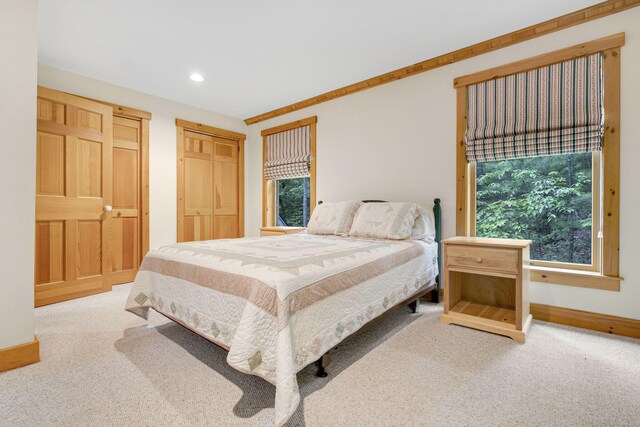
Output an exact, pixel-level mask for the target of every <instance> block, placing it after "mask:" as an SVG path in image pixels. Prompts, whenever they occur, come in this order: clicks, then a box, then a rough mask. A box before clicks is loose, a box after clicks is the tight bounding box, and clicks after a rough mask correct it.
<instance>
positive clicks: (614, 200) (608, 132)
mask: <svg viewBox="0 0 640 427" xmlns="http://www.w3.org/2000/svg"><path fill="white" fill-rule="evenodd" d="M624 42H625V34H624V33H619V34H614V35H612V36H608V37H603V38H601V39H597V40H593V41H590V42H586V43H582V44H579V45H575V46H571V47H568V48H565V49H561V50H557V51H554V52H550V53H547V54H543V55H539V56H535V57H532V58H529V59H524V60H522V61H517V62H513V63H510V64H506V65H503V66H500V67H496V68H491V69H488V70H484V71H480V72H477V73H474V74H470V75H467V76H463V77H459V78H456V79H454V81H453V83H454V84H453V86H454V88H455V89H456V235H458V236H475V234H476V224H475V218H476V197H475V196H476V171H475V165H474V164H472V163H468V162H467V158H466V149H465V148H466V147H465V132H466V127H467V123H466V114H467V86H468V85H472V84H476V83H480V82H483V81H487V80H492V79H495V78H499V77H504V76H508V75H511V74H516V73H520V72H523V71H528V70H532V69H535V68H539V67H544V66H547V65H550V64H555V63H558V62H563V61H567V60H570V59H574V58H579V57H582V56H586V55H591V54H594V53H598V52H600V53H602V55H603V62H602V73H603V91H604V99H603V108H604V141H603V147H602V152H601V153H600V154H599V157H600V164H601V169H599V170H598V171H597V172H596V171H595V162H594V166H593V167H594V179H593V191H594V194H593V200H594V201H595V200H599V201H600V203H599V204H598V205H596V204H595V203H594V207H593V212H594V223H595V220H596V215H595V214H596V213H597V216H598V218H599V216H600V212H602V218H601V222H602V238H598V236H597V233H593V236H592V238H593V239H594V242H595V244H594V245H592V248H593V250H594V252H597V256H596V257H594V256H593V255H592V262H594V268H591V269H585V268H582V267H583V266H581V265H577V264H568V263H549V262H544V261H533V262H532V263H531V267H530V272H531V281H534V282H542V283H551V284H560V285H568V286H578V287H587V288H594V289H603V290H611V291H620V281H621V280H623V279H622V278H621V277H619V241H620V196H619V193H620V191H619V190H620V132H619V129H620V48H621V47H622V46H624ZM594 158H595V157H594ZM596 173H597V174H598V176H599V180H598V181H597V182H596V179H595V174H596ZM596 191H597V195H598V199H596ZM596 211H597V212H596ZM594 258H595V259H594Z"/></svg>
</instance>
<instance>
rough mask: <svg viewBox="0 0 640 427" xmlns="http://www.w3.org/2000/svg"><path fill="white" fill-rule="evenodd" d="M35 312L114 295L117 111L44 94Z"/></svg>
mask: <svg viewBox="0 0 640 427" xmlns="http://www.w3.org/2000/svg"><path fill="white" fill-rule="evenodd" d="M37 114H38V132H37V157H36V254H35V303H36V306H40V305H45V304H50V303H53V302H58V301H64V300H68V299H72V298H77V297H80V296H84V295H90V294H93V293H98V292H103V291H105V290H108V289H110V286H111V285H110V283H109V273H110V268H111V266H110V262H109V261H110V260H109V257H108V256H105V254H108V240H109V227H110V219H111V214H110V213H107V212H105V211H104V208H105V207H106V206H109V205H111V203H112V183H111V176H112V114H113V113H112V109H111V107H109V106H106V105H103V104H99V103H97V102H93V101H89V100H86V99H83V98H79V97H76V96H72V95H68V94H65V93H61V92H57V91H53V90H50V89H46V88H38V113H37Z"/></svg>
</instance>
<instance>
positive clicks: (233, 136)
mask: <svg viewBox="0 0 640 427" xmlns="http://www.w3.org/2000/svg"><path fill="white" fill-rule="evenodd" d="M185 130H187V131H191V132H196V133H201V134H203V135H209V136H213V137H215V138H222V139H228V140H230V141H235V142H237V143H238V236H239V237H244V142H245V140H246V139H247V135H245V134H243V133H238V132H233V131H230V130H226V129H220V128H217V127H213V126H208V125H203V124H201V123H196V122H191V121H188V120H183V119H176V139H177V145H176V147H177V197H176V202H177V230H176V238H177V241H178V242H183V241H184V221H183V218H184V132H185ZM212 226H213V224H212Z"/></svg>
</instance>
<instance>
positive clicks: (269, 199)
mask: <svg viewBox="0 0 640 427" xmlns="http://www.w3.org/2000/svg"><path fill="white" fill-rule="evenodd" d="M317 123H318V117H317V116H312V117H307V118H306V119H302V120H297V121H295V122H291V123H286V124H284V125H280V126H276V127H272V128H269V129H265V130H263V131H262V133H261V134H262V227H275V226H276V211H277V205H276V185H275V183H276V181H275V180H268V179H266V177H265V175H264V164H265V163H266V161H267V136H269V135H273V134H275V133H280V132H285V131H288V130H291V129H297V128H300V127H303V126H309V133H310V140H309V150H310V153H311V167H310V170H309V216H311V214H313V209H314V207H315V206H316V125H317Z"/></svg>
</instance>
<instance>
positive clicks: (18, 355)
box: [0, 336, 40, 372]
mask: <svg viewBox="0 0 640 427" xmlns="http://www.w3.org/2000/svg"><path fill="white" fill-rule="evenodd" d="M39 361H40V342H38V337H36V336H34V337H33V341H31V342H28V343H25V344H20V345H16V346H13V347H7V348H3V349H0V372H4V371H9V370H11V369H15V368H19V367H21V366H26V365H31V364H32V363H37V362H39Z"/></svg>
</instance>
